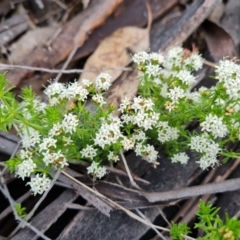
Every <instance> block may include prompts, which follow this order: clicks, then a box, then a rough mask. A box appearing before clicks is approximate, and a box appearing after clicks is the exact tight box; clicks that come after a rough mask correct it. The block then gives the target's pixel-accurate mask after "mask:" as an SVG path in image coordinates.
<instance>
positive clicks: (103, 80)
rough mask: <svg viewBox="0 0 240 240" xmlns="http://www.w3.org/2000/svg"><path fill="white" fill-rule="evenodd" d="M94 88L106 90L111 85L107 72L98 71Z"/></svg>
mask: <svg viewBox="0 0 240 240" xmlns="http://www.w3.org/2000/svg"><path fill="white" fill-rule="evenodd" d="M95 85H96V88H97V89H99V90H103V91H107V90H108V89H109V87H110V86H111V76H110V75H109V74H107V73H100V74H99V75H98V76H97V78H96V81H95Z"/></svg>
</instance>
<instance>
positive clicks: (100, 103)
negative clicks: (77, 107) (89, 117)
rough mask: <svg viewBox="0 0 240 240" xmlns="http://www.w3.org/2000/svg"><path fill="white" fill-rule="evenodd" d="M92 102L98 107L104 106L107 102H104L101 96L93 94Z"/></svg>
mask: <svg viewBox="0 0 240 240" xmlns="http://www.w3.org/2000/svg"><path fill="white" fill-rule="evenodd" d="M92 100H93V101H94V102H95V103H97V104H99V105H100V106H102V105H104V104H106V103H107V102H106V101H105V99H104V97H103V96H102V95H101V94H95V95H94V96H93V97H92Z"/></svg>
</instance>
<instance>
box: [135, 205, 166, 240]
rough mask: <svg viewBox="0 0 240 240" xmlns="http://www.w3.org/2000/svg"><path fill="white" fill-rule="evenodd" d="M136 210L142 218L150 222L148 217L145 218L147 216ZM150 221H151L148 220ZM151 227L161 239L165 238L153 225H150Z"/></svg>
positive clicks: (164, 239)
mask: <svg viewBox="0 0 240 240" xmlns="http://www.w3.org/2000/svg"><path fill="white" fill-rule="evenodd" d="M136 212H137V213H138V214H139V216H140V217H142V218H143V219H145V220H146V221H148V222H150V221H149V219H147V217H146V216H145V215H144V214H143V213H142V212H141V211H140V210H138V209H137V210H136ZM150 223H151V222H150ZM152 229H153V230H154V231H155V232H156V234H157V235H158V236H159V237H160V238H161V239H163V240H167V239H166V238H165V237H164V236H163V235H162V234H161V233H160V232H159V231H158V230H157V229H156V228H155V227H152Z"/></svg>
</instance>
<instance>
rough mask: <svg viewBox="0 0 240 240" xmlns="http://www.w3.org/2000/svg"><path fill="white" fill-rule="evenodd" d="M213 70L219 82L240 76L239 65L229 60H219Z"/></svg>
mask: <svg viewBox="0 0 240 240" xmlns="http://www.w3.org/2000/svg"><path fill="white" fill-rule="evenodd" d="M215 72H216V73H217V75H218V79H219V82H228V81H229V80H230V79H237V78H239V76H240V66H239V64H236V63H235V62H233V61H230V60H221V61H219V64H218V65H216V69H215Z"/></svg>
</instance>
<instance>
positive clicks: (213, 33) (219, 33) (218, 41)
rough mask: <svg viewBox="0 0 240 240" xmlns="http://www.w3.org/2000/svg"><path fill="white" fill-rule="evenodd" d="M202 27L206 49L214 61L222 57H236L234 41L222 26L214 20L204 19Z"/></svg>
mask: <svg viewBox="0 0 240 240" xmlns="http://www.w3.org/2000/svg"><path fill="white" fill-rule="evenodd" d="M202 29H203V32H204V38H205V40H206V43H207V45H208V49H209V51H210V53H211V55H212V57H213V58H214V60H215V62H218V61H219V60H221V59H222V58H223V57H230V58H234V57H238V53H237V50H236V46H235V44H234V41H233V39H232V37H231V36H230V34H228V33H227V32H226V31H225V30H224V28H223V27H221V26H220V25H218V24H216V23H214V22H211V21H209V20H206V21H205V22H204V23H203V24H202Z"/></svg>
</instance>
